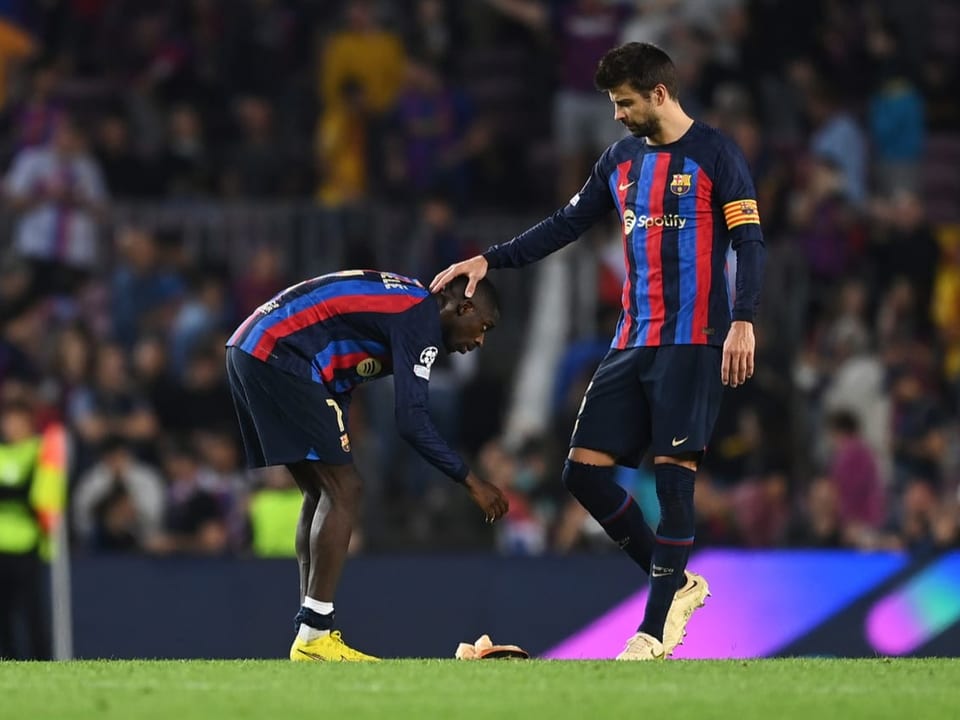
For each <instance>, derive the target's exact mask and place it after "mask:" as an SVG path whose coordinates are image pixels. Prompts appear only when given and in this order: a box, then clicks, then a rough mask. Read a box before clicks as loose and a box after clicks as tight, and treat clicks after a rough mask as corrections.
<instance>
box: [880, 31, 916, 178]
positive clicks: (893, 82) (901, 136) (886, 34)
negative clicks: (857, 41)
mask: <svg viewBox="0 0 960 720" xmlns="http://www.w3.org/2000/svg"><path fill="white" fill-rule="evenodd" d="M867 50H868V52H869V53H870V55H871V56H872V60H873V65H874V67H875V68H876V80H875V88H874V91H873V93H872V94H871V96H870V100H869V103H870V104H869V127H870V144H871V148H872V149H873V154H874V162H875V163H876V164H875V167H874V175H875V177H876V179H877V187H878V189H879V190H880V191H881V192H885V193H889V192H895V191H897V190H907V191H913V192H916V191H918V190H919V189H920V175H919V163H920V158H921V156H922V154H923V145H924V139H925V138H924V134H925V132H924V119H923V114H924V109H923V97H922V96H921V95H920V91H919V89H918V88H917V86H916V84H915V83H914V81H913V79H912V77H911V74H910V72H909V71H908V70H907V68H906V67H905V65H906V60H905V58H904V57H903V50H902V49H901V47H900V40H899V38H898V37H897V32H896V29H895V28H894V27H893V25H892V24H891V23H890V22H888V21H882V22H877V23H875V24H874V26H873V27H872V28H870V29H869V30H868V34H867Z"/></svg>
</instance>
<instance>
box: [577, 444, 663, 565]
mask: <svg viewBox="0 0 960 720" xmlns="http://www.w3.org/2000/svg"><path fill="white" fill-rule="evenodd" d="M614 472H615V468H614V467H613V466H612V465H611V466H607V467H602V466H599V465H585V464H583V463H578V462H574V461H573V460H567V462H566V463H565V464H564V466H563V484H564V485H565V486H566V487H567V489H568V490H569V491H570V493H571V494H572V495H573V496H574V497H575V498H576V499H577V500H578V501H579V502H580V504H581V505H583V507H584V508H586V510H587V512H589V513H590V514H591V515H592V516H593V517H594V519H595V520H596V521H597V522H598V523H600V525H601V526H602V527H603V529H604V530H605V531H606V533H607V535H609V536H610V539H611V540H613V541H614V542H615V543H617V545H619V546H620V548H621V549H622V550H623V551H624V552H625V553H626V554H627V555H629V556H630V558H631V559H632V560H633V561H634V562H635V563H636V564H637V565H639V566H640V567H642V568H643V570H644V572H646V573H649V572H650V558H651V556H652V555H653V546H654V535H653V530H651V529H650V526H649V525H647V523H646V521H645V520H644V519H643V511H642V510H641V509H640V506H639V505H637V503H636V501H635V500H634V499H633V497H632V496H631V495H630V493H628V492H627V491H626V490H624V489H623V488H622V487H620V486H619V485H617V483H616V482H615V481H614V479H613V474H614Z"/></svg>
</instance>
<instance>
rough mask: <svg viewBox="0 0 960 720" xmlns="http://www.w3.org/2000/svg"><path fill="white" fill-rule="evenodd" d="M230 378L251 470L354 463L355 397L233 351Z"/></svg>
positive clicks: (229, 362)
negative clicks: (350, 417) (350, 420)
mask: <svg viewBox="0 0 960 720" xmlns="http://www.w3.org/2000/svg"><path fill="white" fill-rule="evenodd" d="M227 379H228V380H229V382H230V393H231V394H232V395H233V405H234V407H235V408H236V410H237V419H238V420H239V421H240V433H241V435H242V436H243V449H244V452H245V453H246V456H247V467H250V468H257V467H266V466H268V465H286V464H288V463H295V462H299V461H300V460H319V461H320V462H323V463H326V464H328V465H345V464H348V463H351V462H353V458H352V456H351V454H350V436H349V435H348V434H347V411H348V410H349V398H348V397H345V396H343V395H336V396H335V395H333V394H332V393H331V392H330V391H329V390H327V388H326V386H324V385H323V384H321V383H317V382H312V381H310V380H306V379H304V378H299V377H297V376H296V375H291V374H290V373H288V372H286V371H284V370H279V369H277V368H275V367H273V366H272V365H268V364H267V363H265V362H262V361H260V360H258V359H257V358H255V357H253V356H252V355H249V354H247V353H245V352H243V350H240V349H238V348H235V347H229V348H227Z"/></svg>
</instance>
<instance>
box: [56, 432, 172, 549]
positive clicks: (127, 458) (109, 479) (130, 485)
mask: <svg viewBox="0 0 960 720" xmlns="http://www.w3.org/2000/svg"><path fill="white" fill-rule="evenodd" d="M163 487H164V485H163V478H162V477H161V475H160V473H159V472H157V470H156V469H155V468H153V467H152V466H150V465H146V464H144V463H141V462H140V461H139V460H137V459H136V458H135V457H134V455H133V453H132V452H131V451H130V447H129V446H128V445H127V443H126V442H125V441H124V440H122V439H121V438H119V437H117V436H115V435H113V436H108V437H106V438H105V439H104V441H103V442H102V444H101V446H100V459H99V461H98V462H97V463H96V464H95V465H94V466H93V467H91V468H90V469H89V470H87V471H86V472H85V473H84V474H83V475H82V476H81V477H80V479H79V480H78V481H77V486H76V488H75V489H74V491H73V523H74V525H73V527H74V530H75V531H76V533H77V536H78V537H79V539H80V540H81V542H82V543H83V545H84V546H85V547H86V548H87V549H89V550H92V551H94V552H98V551H109V550H143V549H145V548H146V547H147V546H148V545H149V543H150V542H152V541H153V539H154V538H155V537H156V536H157V535H158V533H160V531H161V530H162V528H163V513H164V507H165V501H164V490H163Z"/></svg>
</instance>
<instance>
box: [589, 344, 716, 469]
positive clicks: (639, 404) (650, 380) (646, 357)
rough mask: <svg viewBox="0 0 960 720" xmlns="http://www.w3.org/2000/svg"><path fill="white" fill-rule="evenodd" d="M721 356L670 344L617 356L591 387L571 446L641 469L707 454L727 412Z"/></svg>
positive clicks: (613, 354)
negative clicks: (662, 458)
mask: <svg viewBox="0 0 960 720" xmlns="http://www.w3.org/2000/svg"><path fill="white" fill-rule="evenodd" d="M720 360H721V350H720V348H719V347H715V346H713V345H663V346H659V347H640V348H630V349H627V350H611V351H610V352H609V353H607V356H606V357H605V358H604V359H603V362H601V363H600V367H598V368H597V372H596V373H594V376H593V380H591V382H590V385H589V386H588V387H587V392H586V393H585V394H584V396H583V403H582V404H581V406H580V413H579V414H578V415H577V422H576V424H575V425H574V427H573V436H572V437H571V438H570V447H580V448H584V449H587V450H597V451H599V452H604V453H607V454H609V455H612V456H613V457H614V458H616V460H617V463H618V464H620V465H627V466H629V467H637V466H638V465H639V464H640V462H641V461H642V460H643V456H644V454H645V453H646V452H647V450H648V449H650V450H652V451H653V454H654V455H683V454H687V453H696V452H702V451H703V450H705V449H706V447H707V443H708V442H709V440H710V435H711V434H712V433H713V426H714V425H715V424H716V422H717V415H718V413H719V412H720V399H721V396H722V395H723V384H722V383H721V382H720Z"/></svg>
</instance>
